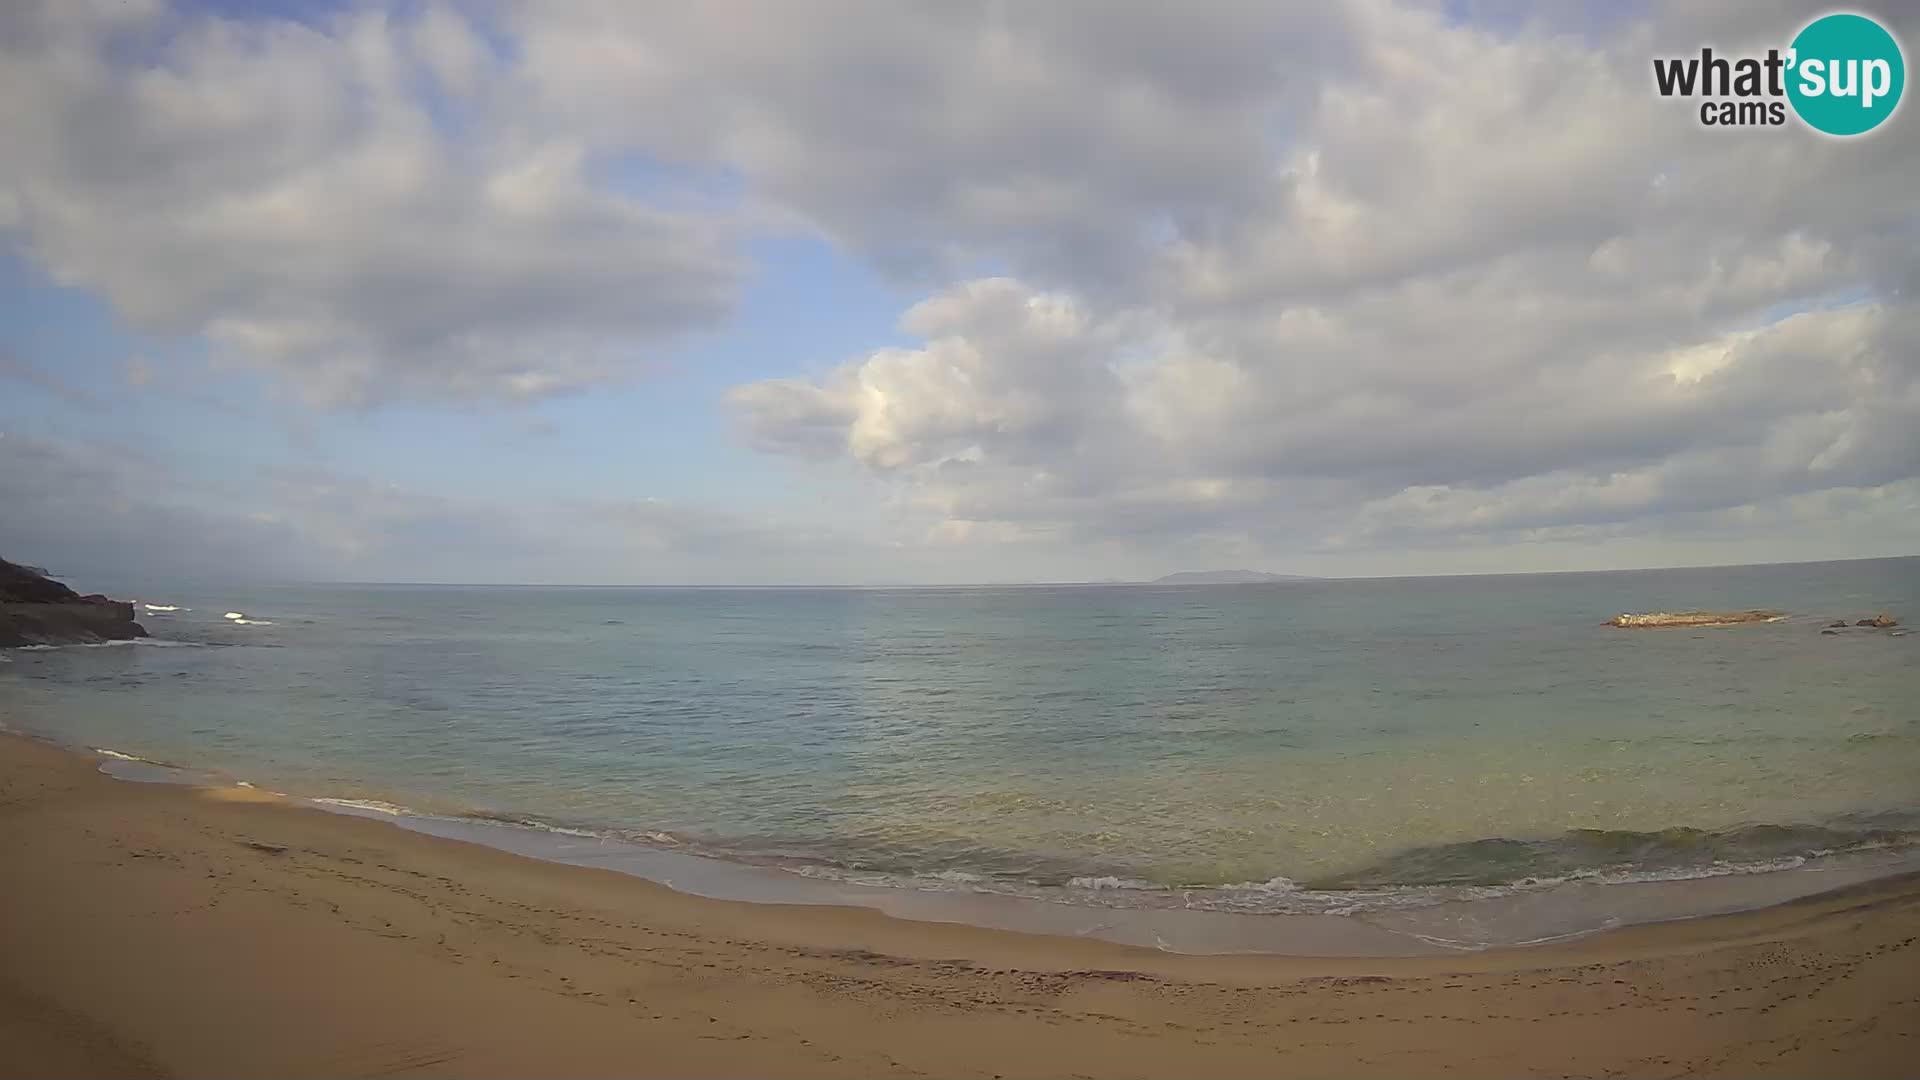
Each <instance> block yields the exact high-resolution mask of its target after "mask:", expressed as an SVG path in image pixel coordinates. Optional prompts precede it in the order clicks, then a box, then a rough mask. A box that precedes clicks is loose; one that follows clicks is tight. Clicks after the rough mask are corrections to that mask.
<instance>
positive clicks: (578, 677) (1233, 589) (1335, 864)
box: [0, 559, 1920, 953]
mask: <svg viewBox="0 0 1920 1080" xmlns="http://www.w3.org/2000/svg"><path fill="white" fill-rule="evenodd" d="M117 591H119V592H120V594H121V595H126V596H130V597H133V598H137V599H140V600H143V601H145V602H146V603H151V604H155V605H158V606H164V607H173V608H176V609H177V610H175V611H171V612H153V613H151V614H149V615H147V618H146V621H147V625H148V628H149V630H151V631H152V632H153V633H154V634H155V635H156V636H157V637H158V638H159V639H160V640H161V642H162V643H165V644H169V645H173V646H175V647H161V648H155V647H153V646H152V645H135V646H130V647H120V648H111V649H109V648H97V649H54V650H38V651H33V652H17V651H16V652H15V653H14V654H13V655H12V658H11V659H12V662H11V663H9V664H7V665H5V666H4V667H0V720H4V721H5V722H6V723H7V724H8V725H9V726H12V727H14V728H16V729H19V730H22V731H26V732H29V733H34V734H40V735H43V736H47V737H52V738H55V739H57V740H60V741H64V742H68V743H71V744H79V745H87V746H94V747H107V748H112V749H115V750H117V751H118V752H120V753H122V754H126V755H132V756H137V757H141V758H147V759H151V760H155V761H169V762H182V763H186V764H189V765H194V766H201V767H204V768H207V769H209V770H212V771H215V772H217V773H220V774H224V775H226V776H229V777H235V778H243V779H247V780H249V781H251V782H253V783H256V784H258V785H260V786H262V787H270V788H273V789H275V790H281V791H287V792H291V793H294V794H297V795H301V796H306V797H316V798H324V799H334V800H345V801H346V803H345V804H344V805H343V804H342V803H334V804H331V807H330V808H332V809H336V810H345V811H358V812H369V813H377V812H379V811H378V808H379V807H381V806H385V807H386V808H388V809H399V808H409V809H410V810H411V811H413V813H412V814H410V815H407V816H405V817H404V818H402V819H399V820H402V821H403V823H405V824H408V825H409V827H416V828H424V829H427V830H428V831H433V830H441V831H446V830H453V831H460V830H468V831H472V830H480V831H482V832H484V833H485V834H486V835H487V836H488V837H492V839H489V840H487V842H490V843H495V844H496V846H512V845H519V846H521V847H526V846H529V845H531V846H533V847H536V848H538V849H539V850H538V851H529V852H527V853H530V854H539V855H541V856H542V857H549V858H558V859H560V861H579V860H589V861H593V860H597V861H599V862H602V863H621V864H622V866H621V867H620V868H624V869H628V870H630V871H631V872H638V873H642V876H648V877H656V878H660V877H662V876H665V877H672V878H674V879H675V880H674V884H675V887H676V888H687V887H689V886H688V882H708V883H712V882H720V884H710V885H701V886H696V887H692V888H691V890H690V891H701V889H703V888H711V889H716V890H719V891H721V892H724V893H726V894H727V895H732V896H736V898H742V899H782V898H788V899H790V898H791V897H793V896H805V897H810V898H819V899H806V900H800V901H794V902H849V901H847V900H846V899H845V897H847V896H849V895H852V896H856V897H860V898H862V899H861V900H860V901H858V902H863V903H868V904H869V906H880V907H883V908H889V909H891V908H899V907H903V906H904V907H908V908H913V909H914V912H915V913H916V917H936V918H947V917H949V916H958V917H959V921H985V922H988V923H989V924H995V923H994V920H999V919H1004V918H1014V916H1013V915H1010V914H1008V913H1010V912H1027V913H1026V914H1021V915H1019V916H1018V918H1019V919H1025V920H1027V921H1028V922H1029V923H1031V922H1034V921H1035V920H1038V922H1040V923H1044V924H1046V925H1047V926H1056V925H1057V927H1058V928H1057V929H1056V930H1055V932H1066V933H1075V932H1081V931H1082V930H1084V929H1085V926H1083V925H1081V924H1082V923H1083V922H1086V920H1089V919H1091V920H1094V921H1093V922H1090V923H1086V925H1091V926H1107V927H1108V929H1107V930H1103V931H1100V932H1099V936H1111V935H1113V934H1116V933H1117V934H1125V935H1131V936H1130V937H1128V938H1127V940H1130V941H1132V942H1133V943H1138V944H1149V945H1152V944H1157V943H1165V944H1166V947H1170V948H1176V949H1179V950H1181V951H1291V952H1296V953H1298V952H1301V951H1302V950H1303V948H1304V949H1305V950H1306V951H1307V952H1312V951H1314V950H1313V948H1312V947H1311V946H1308V945H1304V944H1303V943H1302V939H1303V938H1306V937H1311V938H1313V939H1314V940H1316V941H1320V942H1323V943H1326V942H1338V943H1339V944H1338V946H1337V948H1339V949H1342V950H1346V951H1354V950H1359V951H1362V952H1364V951H1367V950H1374V949H1383V950H1388V951H1392V950H1395V949H1406V948H1428V947H1431V948H1455V947H1479V946H1483V945H1487V944H1515V943H1520V942H1526V941H1533V940H1544V939H1551V938H1554V937H1557V936H1564V935H1567V934H1577V933H1581V932H1585V931H1589V930H1592V929H1596V928H1600V927H1603V926H1606V925H1614V924H1618V923H1620V922H1621V921H1622V920H1625V921H1630V922H1638V921H1652V920H1655V919H1660V918H1674V917H1685V916H1688V915H1693V914H1705V913H1708V912H1710V911H1716V910H1736V909H1738V908H1740V907H1745V906H1758V905H1759V904H1761V903H1768V902H1774V901H1776V900H1778V899H1785V898H1788V897H1789V896H1792V895H1803V894H1804V893H1806V892H1814V891H1820V890H1821V889H1823V888H1827V887H1831V886H1833V885H1839V884H1845V883H1847V882H1848V881H1849V880H1857V879H1858V877H1859V876H1861V875H1867V876H1871V875H1872V874H1876V873H1884V872H1891V871H1893V870H1898V869H1903V868H1910V867H1911V866H1912V855H1913V852H1914V850H1915V845H1916V840H1920V790H1917V789H1920V719H1917V718H1916V714H1917V713H1920V662H1917V661H1920V655H1917V653H1920V647H1916V645H1915V643H1916V642H1920V638H1913V637H1894V636H1893V635H1891V634H1889V633H1886V632H1881V631H1870V630H1864V629H1861V630H1849V631H1848V632H1846V633H1844V634H1839V635H1828V636H1822V635H1821V634H1820V633H1819V630H1820V628H1822V627H1824V626H1825V625H1826V623H1827V622H1828V621H1830V620H1832V619H1835V618H1842V617H1844V618H1847V619H1848V620H1849V621H1851V620H1852V619H1854V618H1859V617H1863V616H1866V615H1869V614H1872V613H1874V612H1877V611H1880V610H1891V611H1894V612H1896V613H1909V614H1910V613H1912V612H1915V611H1920V604H1916V602H1915V601H1916V599H1920V560H1915V559H1904V560H1878V561H1871V562H1861V563H1834V564H1812V565H1803V566H1779V567H1745V568H1725V569H1710V570H1679V571H1657V572H1644V573H1623V574H1580V575H1551V576H1537V577H1499V578H1455V579H1402V580H1392V581H1352V582H1345V581H1341V582H1306V583H1287V584H1275V585H1263V586H1228V587H1204V586H1203V587H1178V588H1108V587H1070V588H1069V587H1061V588H1025V589H930V590H690V589H520V588H513V589H501V588H492V589H489V588H453V587H378V588H348V587H328V588H300V589H295V588H273V589H251V590H239V589H201V590H184V589H179V588H174V589H171V590H156V589H155V588H154V587H153V586H152V585H140V584H136V585H135V586H134V587H133V588H121V589H118V590H117ZM1755 606H1764V607H1769V608H1778V609H1781V610H1784V611H1786V612H1788V616H1787V618H1785V619H1783V620H1781V621H1780V622H1777V623H1761V624H1750V625H1742V626H1731V627H1718V628H1708V629H1657V630H1634V631H1621V630H1617V629H1612V628H1608V627H1604V626H1603V625H1601V624H1602V623H1603V622H1604V621H1605V620H1606V619H1608V618H1610V617H1612V616H1613V615H1616V614H1618V613H1620V612H1622V611H1635V610H1655V609H1662V608H1665V609H1675V608H1736V607H1740V608H1745V607H1755ZM189 609H190V610H189ZM227 612H242V613H244V614H245V616H246V618H247V619H248V620H249V621H248V622H246V623H240V622H239V621H238V620H231V619H227V618H225V614H226V613H227ZM122 764H126V765H128V766H129V767H131V766H134V765H137V763H122ZM387 816H390V817H391V816H392V815H387ZM515 823H518V824H515ZM528 826H532V827H528ZM489 830H491V831H489ZM502 837H504V838H505V839H502ZM662 860H665V862H662ZM674 860H692V861H688V862H674ZM662 866H666V867H667V870H662V869H661V867H662ZM876 896H877V897H878V898H879V899H877V900H875V899H874V897H876ZM833 898H838V899H833ZM1032 912H1038V914H1032ZM1062 912H1065V914H1062ZM1089 913H1090V914H1089ZM1262 919H1265V920H1267V921H1266V922H1264V923H1263V922H1261V921H1260V920H1262ZM1302 919H1304V920H1309V922H1307V923H1300V922H1297V921H1296V920H1302ZM1248 920H1251V921H1248ZM1243 924H1244V925H1243ZM1076 927H1078V929H1076ZM1114 927H1120V928H1121V929H1113V928H1114ZM1203 927H1204V928H1205V929H1204V930H1203V929H1202V928H1203ZM1022 928H1024V927H1022ZM1376 933H1378V934H1384V935H1386V936H1385V937H1381V938H1375V937H1373V935H1374V934H1376ZM1356 936H1357V937H1356ZM1279 938H1285V939H1286V941H1287V947H1286V948H1285V949H1284V950H1270V946H1273V945H1274V944H1275V942H1276V941H1277V940H1278V939H1279ZM1362 938H1364V939H1366V940H1359V939H1362ZM1115 940H1119V938H1115ZM1409 942H1411V943H1412V944H1411V945H1410V944H1409ZM1328 947H1335V946H1332V945H1329V946H1328Z"/></svg>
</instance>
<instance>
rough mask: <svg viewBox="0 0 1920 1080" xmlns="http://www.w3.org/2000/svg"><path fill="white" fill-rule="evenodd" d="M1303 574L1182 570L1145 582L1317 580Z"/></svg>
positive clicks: (1231, 582)
mask: <svg viewBox="0 0 1920 1080" xmlns="http://www.w3.org/2000/svg"><path fill="white" fill-rule="evenodd" d="M1317 580H1319V579H1317V578H1312V577H1308V576H1306V575H1304V574H1269V573H1266V572H1265V571H1261V570H1182V571H1180V572H1179V573H1177V574H1167V575H1166V576H1164V577H1157V578H1154V579H1153V580H1152V581H1149V582H1147V584H1149V585H1262V584H1265V583H1267V582H1271V581H1317Z"/></svg>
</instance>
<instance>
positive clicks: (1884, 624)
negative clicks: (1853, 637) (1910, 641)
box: [1853, 611, 1900, 630]
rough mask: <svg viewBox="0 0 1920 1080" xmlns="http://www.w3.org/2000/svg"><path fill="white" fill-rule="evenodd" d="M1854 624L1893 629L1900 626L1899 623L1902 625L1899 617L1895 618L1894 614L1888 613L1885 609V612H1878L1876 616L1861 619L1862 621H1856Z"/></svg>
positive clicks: (1879, 628)
mask: <svg viewBox="0 0 1920 1080" xmlns="http://www.w3.org/2000/svg"><path fill="white" fill-rule="evenodd" d="M1853 625H1855V626H1871V627H1873V628H1874V629H1875V630H1891V629H1893V628H1894V627H1896V626H1899V625H1900V620H1899V619H1896V618H1894V617H1893V616H1891V615H1889V614H1887V613H1886V612H1884V611H1883V612H1881V613H1880V614H1878V615H1875V616H1874V617H1873V618H1871V619H1861V620H1860V621H1858V622H1856V623H1854V624H1853Z"/></svg>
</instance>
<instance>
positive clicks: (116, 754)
mask: <svg viewBox="0 0 1920 1080" xmlns="http://www.w3.org/2000/svg"><path fill="white" fill-rule="evenodd" d="M91 749H92V750H93V752H94V753H96V754H99V755H101V756H102V757H110V758H116V759H118V760H120V761H139V762H145V763H146V764H148V765H157V764H159V762H155V761H147V759H146V758H143V757H135V756H133V755H132V754H123V753H121V752H120V751H118V750H109V749H108V748H106V747H104V746H95V747H92V748H91Z"/></svg>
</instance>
